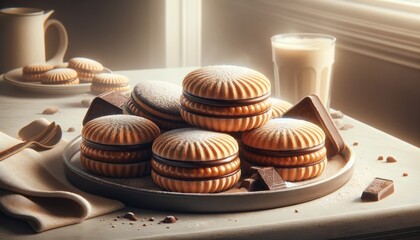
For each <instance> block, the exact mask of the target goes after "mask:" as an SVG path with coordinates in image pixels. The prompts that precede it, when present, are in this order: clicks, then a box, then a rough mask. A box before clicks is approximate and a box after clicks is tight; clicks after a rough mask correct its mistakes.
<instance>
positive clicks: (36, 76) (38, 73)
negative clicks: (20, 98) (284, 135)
mask: <svg viewBox="0 0 420 240" xmlns="http://www.w3.org/2000/svg"><path fill="white" fill-rule="evenodd" d="M53 68H54V66H53V65H51V64H48V63H34V64H28V65H26V66H24V67H23V69H22V79H23V80H24V81H26V82H38V81H41V78H42V75H43V74H44V73H45V72H47V71H49V70H51V69H53Z"/></svg>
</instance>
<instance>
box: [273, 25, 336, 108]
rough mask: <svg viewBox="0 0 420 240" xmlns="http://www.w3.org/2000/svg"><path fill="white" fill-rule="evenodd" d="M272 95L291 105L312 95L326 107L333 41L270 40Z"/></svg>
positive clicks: (314, 37)
mask: <svg viewBox="0 0 420 240" xmlns="http://www.w3.org/2000/svg"><path fill="white" fill-rule="evenodd" d="M271 43H272V51H273V62H274V77H275V80H274V89H273V90H274V93H273V95H274V96H276V97H279V98H281V99H283V100H286V101H288V102H290V103H292V104H295V103H296V102H298V101H299V100H300V99H302V98H303V97H305V96H307V95H309V94H316V95H318V96H319V98H320V99H321V101H322V102H323V103H324V105H325V106H326V107H329V101H330V91H331V73H332V67H333V63H334V51H335V38H334V37H332V36H328V35H323V34H309V33H298V34H280V35H276V36H274V37H272V38H271Z"/></svg>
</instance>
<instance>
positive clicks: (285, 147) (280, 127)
mask: <svg viewBox="0 0 420 240" xmlns="http://www.w3.org/2000/svg"><path fill="white" fill-rule="evenodd" d="M241 160H243V161H246V162H247V163H249V164H250V165H251V166H256V167H274V168H275V169H276V171H277V172H278V173H279V175H280V176H281V177H282V178H283V180H285V181H291V182H296V181H303V180H307V179H311V178H314V177H317V176H319V175H320V174H321V173H322V172H323V170H324V168H325V166H326V165H327V150H326V148H325V133H324V131H323V130H322V129H321V128H320V127H318V126H317V125H315V124H313V123H311V122H308V121H304V120H298V119H293V118H277V119H272V120H270V121H269V122H268V123H267V124H266V125H264V126H262V127H260V128H257V129H253V130H251V131H248V132H244V133H243V134H242V146H241Z"/></svg>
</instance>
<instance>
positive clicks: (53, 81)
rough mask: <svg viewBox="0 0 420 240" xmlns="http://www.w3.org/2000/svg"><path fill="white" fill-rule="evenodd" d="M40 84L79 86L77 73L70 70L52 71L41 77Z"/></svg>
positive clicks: (57, 69)
mask: <svg viewBox="0 0 420 240" xmlns="http://www.w3.org/2000/svg"><path fill="white" fill-rule="evenodd" d="M41 83H42V84H48V85H74V84H79V78H78V77H77V72H76V71H75V70H73V69H70V68H56V69H52V70H50V71H48V72H46V73H44V74H43V75H42V78H41Z"/></svg>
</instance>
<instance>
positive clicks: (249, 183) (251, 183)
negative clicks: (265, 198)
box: [240, 178, 263, 192]
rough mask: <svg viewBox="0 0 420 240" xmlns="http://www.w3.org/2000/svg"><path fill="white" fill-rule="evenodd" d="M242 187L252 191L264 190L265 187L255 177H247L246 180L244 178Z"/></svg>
mask: <svg viewBox="0 0 420 240" xmlns="http://www.w3.org/2000/svg"><path fill="white" fill-rule="evenodd" d="M240 187H241V188H245V189H247V190H248V191H250V192H252V191H260V190H263V187H262V186H261V184H260V182H259V181H258V180H257V179H254V178H245V179H244V180H242V182H241V186H240Z"/></svg>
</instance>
